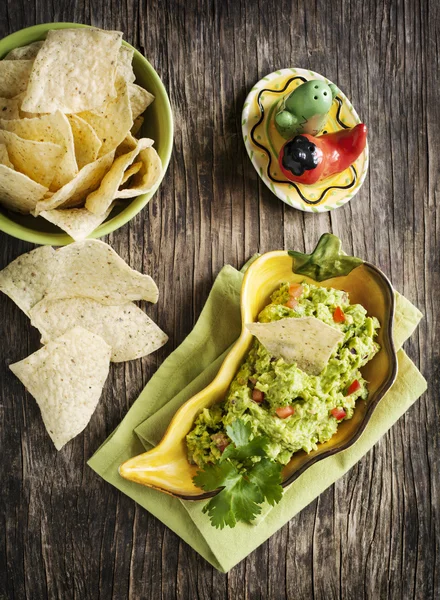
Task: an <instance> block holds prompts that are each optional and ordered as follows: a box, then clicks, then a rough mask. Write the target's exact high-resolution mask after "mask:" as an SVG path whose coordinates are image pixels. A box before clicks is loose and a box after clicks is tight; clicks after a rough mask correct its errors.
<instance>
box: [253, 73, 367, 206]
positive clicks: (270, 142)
mask: <svg viewBox="0 0 440 600" xmlns="http://www.w3.org/2000/svg"><path fill="white" fill-rule="evenodd" d="M311 79H319V80H321V81H325V82H326V83H327V84H331V83H332V82H331V81H330V80H328V79H327V78H325V77H323V76H322V75H319V73H315V72H314V71H307V70H306V69H296V68H292V69H280V70H279V71H275V72H274V73H270V75H267V76H266V77H264V78H263V79H261V80H260V81H259V82H258V83H257V84H256V85H255V86H254V87H253V88H252V89H251V91H250V93H249V95H248V96H247V98H246V101H245V103H244V106H243V113H242V120H241V124H242V130H243V139H244V143H245V146H246V150H247V152H248V154H249V158H250V159H251V161H252V164H253V165H254V167H255V169H256V171H257V173H258V174H259V175H260V177H261V179H262V180H263V181H264V183H265V184H266V185H267V187H268V188H269V189H270V190H271V191H272V192H273V193H274V194H275V195H276V196H278V198H279V199H280V200H282V201H283V202H285V203H286V204H288V205H289V206H292V207H293V208H297V209H299V210H303V211H306V212H326V211H329V210H334V209H335V208H338V207H339V206H343V205H344V204H346V203H347V202H348V201H349V200H351V198H353V196H354V195H355V194H356V193H357V192H358V191H359V189H360V187H361V185H362V184H363V182H364V179H365V176H366V174H367V169H368V143H367V145H366V147H365V149H364V150H363V152H362V153H361V155H360V156H359V158H358V159H357V160H356V161H355V163H354V164H353V165H352V166H351V167H349V168H348V169H345V171H343V172H342V173H337V174H336V175H333V176H331V177H329V178H327V179H324V180H323V181H319V182H318V183H316V184H314V185H303V184H300V183H293V182H291V181H289V180H287V179H286V177H285V176H284V175H283V173H282V172H281V170H280V168H279V166H278V155H279V152H280V150H281V148H282V146H283V145H284V144H285V143H286V140H285V139H284V138H283V137H282V136H281V135H280V134H279V133H278V131H277V129H276V127H275V123H274V116H275V114H276V112H277V110H278V109H279V107H280V102H281V100H282V98H283V97H285V96H286V95H287V94H289V93H290V92H292V91H293V90H295V89H296V88H297V87H298V86H300V85H301V84H302V83H305V82H306V81H310V80H311ZM358 123H360V119H359V117H358V114H357V112H356V111H355V109H354V108H353V106H352V105H351V103H350V101H349V100H348V99H347V97H346V96H345V95H344V94H343V93H342V92H341V91H340V90H338V93H337V96H336V98H335V99H334V100H333V103H332V106H331V109H330V111H329V114H328V116H327V121H326V124H325V127H324V129H323V130H322V131H321V133H320V135H322V134H324V133H333V132H334V131H338V130H341V129H348V128H351V127H354V126H355V125H357V124H358Z"/></svg>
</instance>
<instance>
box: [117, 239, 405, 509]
mask: <svg viewBox="0 0 440 600" xmlns="http://www.w3.org/2000/svg"><path fill="white" fill-rule="evenodd" d="M292 268H293V269H294V271H295V272H293V270H292ZM304 280H306V281H310V282H312V283H314V284H315V285H316V284H317V285H321V286H324V287H333V288H336V289H343V290H345V291H347V292H348V293H349V294H350V301H351V302H353V303H359V304H362V305H363V306H364V307H365V308H366V309H367V311H368V314H369V315H373V316H376V317H377V318H378V319H379V321H380V324H381V328H380V330H379V334H378V342H379V344H380V347H381V349H380V351H379V352H378V353H377V354H376V356H375V357H374V358H373V359H372V360H371V361H370V362H369V363H368V364H367V365H366V366H365V367H363V369H362V375H363V377H364V378H365V379H366V380H367V381H368V382H369V383H368V390H369V396H368V400H366V401H359V402H358V403H357V405H356V410H355V411H354V416H353V418H352V419H351V420H349V421H343V422H342V423H341V424H340V425H339V427H338V431H337V433H336V434H335V435H334V436H333V437H332V438H331V439H330V440H329V441H328V442H326V443H325V444H320V445H319V447H318V449H317V450H315V451H313V452H310V453H309V454H306V453H305V452H297V453H295V454H294V455H293V457H292V460H291V461H290V462H289V464H288V465H286V467H285V468H284V470H283V485H284V486H285V485H288V484H290V483H292V482H293V481H294V480H295V479H296V478H297V477H298V476H299V475H300V474H301V473H303V472H304V471H305V470H306V469H307V468H308V467H310V466H311V465H313V464H314V463H315V462H317V461H318V460H321V459H323V458H325V457H326V456H329V455H331V454H334V453H336V452H340V451H341V450H345V449H346V448H348V447H349V446H351V445H352V444H353V443H354V442H355V441H356V440H357V439H358V437H359V436H360V434H361V433H362V431H363V430H364V428H365V427H366V425H367V423H368V420H369V419H370V417H371V415H372V413H373V411H374V409H375V407H376V406H377V404H378V402H379V400H380V399H381V398H382V397H383V395H384V394H385V392H386V391H387V390H388V389H389V388H390V387H391V385H392V384H393V382H394V380H395V377H396V374H397V357H396V352H395V349H394V345H393V338H392V329H393V316H394V292H393V288H392V287H391V284H390V282H389V281H388V279H387V278H386V277H385V275H384V274H383V273H381V271H379V269H377V268H376V267H374V266H373V265H371V264H369V263H365V262H362V261H361V260H360V259H354V258H353V257H348V256H346V255H344V253H342V252H341V242H340V240H339V239H338V238H336V237H335V236H333V235H330V234H324V236H322V238H321V239H320V241H319V243H318V245H317V247H316V249H315V251H314V252H313V253H312V254H311V255H307V254H300V253H293V252H292V253H288V252H286V251H284V250H280V251H276V252H268V253H267V254H263V255H262V256H261V257H260V258H258V259H257V260H256V261H255V262H254V263H253V264H252V265H251V266H250V267H249V269H248V271H247V273H246V275H245V277H244V280H243V286H242V291H241V314H242V323H243V324H244V323H251V322H253V321H256V319H257V317H258V314H259V312H260V311H261V310H262V309H263V308H264V307H265V306H266V305H267V304H268V303H269V302H270V295H271V294H272V293H273V292H274V291H275V290H276V289H277V288H278V287H279V286H280V285H281V283H283V282H285V281H290V282H302V281H304ZM252 340H253V336H252V335H251V334H250V333H249V331H248V330H247V329H246V327H244V326H243V329H242V332H241V335H240V337H239V339H238V340H237V342H236V343H235V345H234V346H233V348H232V349H231V351H230V352H229V354H228V355H227V357H226V359H225V361H224V362H223V364H222V366H221V368H220V370H219V372H218V374H217V376H216V378H215V379H214V380H213V381H212V383H211V384H210V385H208V386H207V387H206V388H205V389H203V390H202V391H201V392H199V393H198V394H196V395H195V396H193V397H192V398H190V399H189V400H188V401H187V402H186V403H185V404H184V405H183V406H182V407H181V408H180V409H179V410H178V411H177V413H176V414H175V416H174V418H173V419H172V421H171V423H170V425H169V426H168V429H167V431H166V433H165V435H164V437H163V439H162V440H161V442H160V443H159V445H158V446H156V447H155V448H154V449H153V450H150V451H149V452H145V453H144V454H141V455H139V456H135V457H134V458H132V459H130V460H128V461H127V462H125V463H124V464H123V465H121V466H120V468H119V472H120V474H121V475H122V476H123V477H125V478H126V479H130V480H132V481H136V482H137V483H141V484H143V485H147V486H150V487H153V488H156V489H158V490H161V491H163V492H167V493H169V494H172V495H174V496H178V497H180V498H185V499H192V500H201V499H204V498H208V497H210V496H212V495H214V494H215V492H213V493H204V492H203V491H202V490H200V489H199V488H197V487H196V486H195V485H194V483H193V481H192V478H193V477H194V475H195V474H196V471H197V467H196V466H194V465H190V464H189V462H188V460H187V450H186V441H185V438H186V435H187V434H188V433H189V432H190V431H191V429H192V427H193V424H194V420H195V419H196V417H197V415H198V414H199V412H200V411H201V410H202V409H203V408H205V407H209V406H211V405H212V404H214V403H216V402H221V401H222V400H224V398H225V396H226V393H227V391H228V388H229V385H230V383H231V381H232V379H233V378H234V376H235V374H236V372H237V371H238V368H239V366H240V364H241V363H242V361H243V359H244V357H245V355H246V353H247V351H248V350H249V348H250V345H251V343H252Z"/></svg>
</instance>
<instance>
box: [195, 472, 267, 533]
mask: <svg viewBox="0 0 440 600" xmlns="http://www.w3.org/2000/svg"><path fill="white" fill-rule="evenodd" d="M261 502H262V497H261V494H260V492H259V490H258V488H257V487H256V486H254V485H253V484H251V483H249V481H246V479H245V478H244V477H241V478H240V479H239V480H238V481H236V482H235V483H233V484H232V485H231V486H227V487H225V488H223V489H222V490H221V491H220V492H219V493H218V494H217V495H216V496H214V498H212V499H211V500H210V501H209V502H208V504H206V505H205V506H204V507H203V512H204V513H208V515H209V516H210V518H211V524H212V525H214V527H217V528H218V529H223V527H225V525H228V526H229V527H235V525H236V523H237V521H244V522H245V523H249V522H250V521H252V519H254V518H255V517H256V516H257V515H258V514H260V512H261V508H260V507H259V506H258V505H259V503H261Z"/></svg>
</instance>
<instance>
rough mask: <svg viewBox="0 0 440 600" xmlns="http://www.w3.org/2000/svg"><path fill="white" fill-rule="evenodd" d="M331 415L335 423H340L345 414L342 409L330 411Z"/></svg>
mask: <svg viewBox="0 0 440 600" xmlns="http://www.w3.org/2000/svg"><path fill="white" fill-rule="evenodd" d="M330 412H331V413H332V415H333V416H334V418H335V419H336V420H337V421H340V420H341V419H343V418H344V417H345V416H346V415H347V413H346V412H345V410H344V409H343V408H340V407H338V408H332V410H331V411H330Z"/></svg>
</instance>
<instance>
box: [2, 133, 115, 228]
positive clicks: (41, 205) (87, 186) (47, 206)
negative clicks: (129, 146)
mask: <svg viewBox="0 0 440 600" xmlns="http://www.w3.org/2000/svg"><path fill="white" fill-rule="evenodd" d="M0 133H1V132H0ZM114 154H115V153H114V152H109V153H108V154H106V155H105V156H102V157H101V158H99V159H98V160H95V162H93V163H90V164H88V165H86V166H85V167H83V168H82V169H81V171H79V173H78V175H77V176H76V177H75V178H74V179H72V181H69V183H67V184H66V185H65V186H63V187H62V188H61V189H60V190H58V191H57V192H55V194H53V195H52V196H51V197H49V198H47V199H44V200H41V201H40V202H38V203H37V206H36V207H35V210H34V212H33V214H34V216H38V215H39V214H40V213H41V212H43V210H52V209H54V208H58V207H62V208H73V207H76V206H80V205H82V204H83V203H84V200H85V198H86V197H87V196H88V194H90V193H91V192H93V190H96V188H97V187H99V184H100V183H101V180H102V178H103V177H104V175H105V174H106V173H107V171H108V170H109V168H110V166H111V164H112V163H113V158H114Z"/></svg>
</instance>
